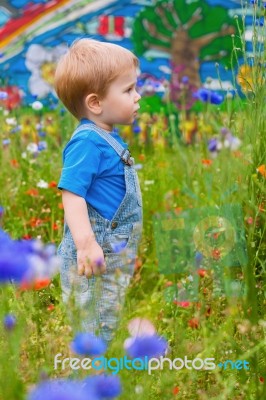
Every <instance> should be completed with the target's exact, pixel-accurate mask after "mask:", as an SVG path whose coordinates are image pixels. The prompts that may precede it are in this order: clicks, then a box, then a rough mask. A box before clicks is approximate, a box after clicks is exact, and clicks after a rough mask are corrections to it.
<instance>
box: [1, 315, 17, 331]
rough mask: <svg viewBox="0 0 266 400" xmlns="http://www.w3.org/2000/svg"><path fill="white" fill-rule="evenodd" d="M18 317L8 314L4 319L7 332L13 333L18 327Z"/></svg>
mask: <svg viewBox="0 0 266 400" xmlns="http://www.w3.org/2000/svg"><path fill="white" fill-rule="evenodd" d="M16 322H17V320H16V317H15V316H14V315H12V314H7V315H6V316H5V318H4V327H5V329H6V330H7V331H12V329H13V328H14V327H15V325H16Z"/></svg>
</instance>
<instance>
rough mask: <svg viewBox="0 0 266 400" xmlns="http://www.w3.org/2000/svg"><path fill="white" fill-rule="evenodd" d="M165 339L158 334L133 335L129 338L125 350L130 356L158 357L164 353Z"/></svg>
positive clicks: (166, 345) (165, 347)
mask: <svg viewBox="0 0 266 400" xmlns="http://www.w3.org/2000/svg"><path fill="white" fill-rule="evenodd" d="M167 347H168V344H167V341H166V340H165V339H164V338H163V337H162V336H158V335H149V336H148V335H146V336H135V337H133V338H132V339H130V343H129V344H128V345H127V346H126V351H127V353H128V355H129V356H130V357H131V358H138V357H145V356H147V357H148V358H152V357H158V356H161V355H164V354H165V352H166V350H167Z"/></svg>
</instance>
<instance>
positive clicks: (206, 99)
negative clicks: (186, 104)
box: [193, 88, 224, 104]
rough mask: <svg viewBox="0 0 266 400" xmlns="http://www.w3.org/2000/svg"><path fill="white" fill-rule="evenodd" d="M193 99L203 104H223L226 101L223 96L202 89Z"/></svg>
mask: <svg viewBox="0 0 266 400" xmlns="http://www.w3.org/2000/svg"><path fill="white" fill-rule="evenodd" d="M193 97H195V98H197V99H199V100H200V101H202V102H203V103H211V104H221V103H222V102H223V100H224V98H223V96H222V95H220V94H219V93H217V92H213V91H212V90H209V89H205V88H200V89H198V90H197V92H195V93H194V94H193Z"/></svg>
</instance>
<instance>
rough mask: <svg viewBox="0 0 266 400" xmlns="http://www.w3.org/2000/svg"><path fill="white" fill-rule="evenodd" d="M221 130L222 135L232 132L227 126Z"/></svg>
mask: <svg viewBox="0 0 266 400" xmlns="http://www.w3.org/2000/svg"><path fill="white" fill-rule="evenodd" d="M220 132H221V135H223V136H225V135H227V134H228V133H230V131H229V129H227V128H225V127H224V126H223V127H222V128H221V130H220Z"/></svg>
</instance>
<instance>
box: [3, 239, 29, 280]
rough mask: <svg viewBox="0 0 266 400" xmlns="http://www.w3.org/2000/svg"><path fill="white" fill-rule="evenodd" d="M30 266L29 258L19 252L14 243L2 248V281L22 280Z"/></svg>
mask: <svg viewBox="0 0 266 400" xmlns="http://www.w3.org/2000/svg"><path fill="white" fill-rule="evenodd" d="M1 247H2V246H1ZM29 266H30V265H29V262H28V260H27V259H26V257H23V255H21V254H20V253H19V252H18V248H17V247H16V246H15V245H13V244H12V245H11V246H8V247H7V248H2V249H1V254H0V283H1V282H3V283H4V282H9V281H10V280H12V279H13V280H14V281H15V282H21V280H22V279H23V277H24V276H25V275H26V272H27V271H28V269H29Z"/></svg>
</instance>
